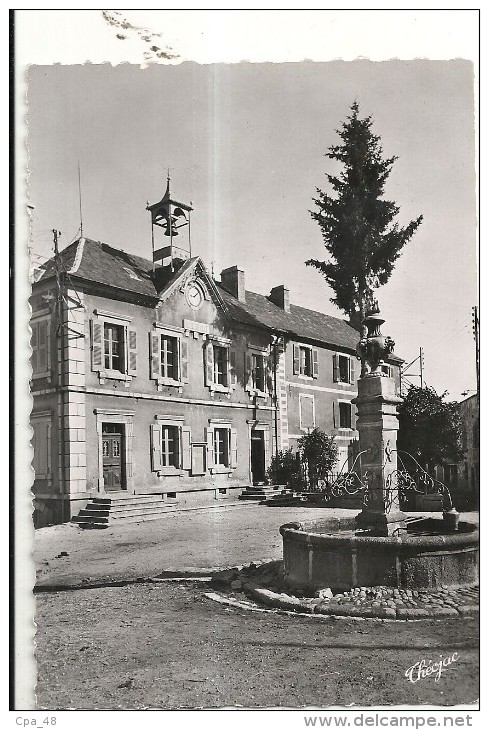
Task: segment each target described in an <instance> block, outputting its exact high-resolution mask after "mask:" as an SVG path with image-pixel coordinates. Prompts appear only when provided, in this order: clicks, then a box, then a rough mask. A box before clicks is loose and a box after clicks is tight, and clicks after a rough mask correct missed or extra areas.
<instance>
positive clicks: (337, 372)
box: [333, 352, 340, 383]
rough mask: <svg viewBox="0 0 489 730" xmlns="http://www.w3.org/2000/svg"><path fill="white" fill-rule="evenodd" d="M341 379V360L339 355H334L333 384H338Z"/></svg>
mask: <svg viewBox="0 0 489 730" xmlns="http://www.w3.org/2000/svg"><path fill="white" fill-rule="evenodd" d="M339 379H340V358H339V356H338V353H336V352H335V354H334V355H333V383H337V382H338V380H339Z"/></svg>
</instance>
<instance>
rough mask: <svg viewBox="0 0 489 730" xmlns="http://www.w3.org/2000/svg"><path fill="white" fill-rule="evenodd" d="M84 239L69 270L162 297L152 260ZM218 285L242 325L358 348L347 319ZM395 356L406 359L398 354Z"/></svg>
mask: <svg viewBox="0 0 489 730" xmlns="http://www.w3.org/2000/svg"><path fill="white" fill-rule="evenodd" d="M82 240H83V239H80V240H79V241H75V242H74V243H72V244H70V245H69V246H67V247H66V248H65V249H64V250H63V251H61V252H60V259H61V265H62V270H63V271H66V272H71V273H72V275H73V276H76V277H77V278H80V279H85V280H87V281H91V282H95V283H97V284H101V285H105V286H108V287H112V288H115V289H119V290H123V291H126V292H128V293H132V294H141V295H145V296H147V297H151V298H153V299H157V298H158V296H159V293H158V290H157V288H156V286H155V280H154V274H153V264H152V263H151V261H148V260H147V259H143V258H141V257H140V256H134V255H133V254H129V253H126V252H125V251H121V250H119V249H116V248H113V247H112V246H109V245H108V244H106V243H100V241H93V240H92V239H90V238H86V239H85V240H84V243H82ZM81 246H82V248H80V247H81ZM195 260H196V259H192V260H191V261H189V262H187V264H186V265H184V267H183V268H182V269H180V271H179V272H177V274H175V276H179V275H182V274H183V273H184V272H185V267H186V266H190V265H191V264H192V263H193V262H195ZM44 269H45V273H44V274H43V276H42V277H41V281H42V280H43V279H45V278H48V277H49V276H53V274H54V264H53V260H52V259H51V260H50V261H48V262H47V263H46V264H45V266H44ZM161 284H162V286H160V287H159V289H160V293H161V289H162V288H163V291H165V290H166V289H167V288H168V286H170V285H171V280H168V281H165V282H163V281H162V282H161ZM217 285H218V288H219V292H220V293H221V296H222V299H223V300H224V304H225V306H226V308H227V311H228V313H229V315H230V316H231V317H232V318H233V319H235V320H236V321H238V322H241V323H242V324H248V325H251V326H255V327H266V328H267V329H271V330H275V331H278V332H283V333H284V334H286V335H289V336H291V337H293V338H296V339H299V340H312V341H314V342H321V343H324V344H328V345H333V346H334V347H337V348H339V349H344V350H349V351H354V350H355V348H356V346H357V343H358V339H359V334H358V332H357V331H356V330H355V329H354V328H353V327H352V326H351V325H349V324H348V322H346V321H345V320H343V319H339V318H338V317H332V316H330V315H328V314H323V313H322V312H315V311H313V310H311V309H305V308H304V307H298V306H296V305H294V304H292V305H291V306H290V312H285V311H284V310H283V309H281V308H280V307H278V306H277V305H276V304H273V303H272V302H271V301H270V300H269V299H268V298H267V297H266V296H264V295H263V294H257V293H256V292H252V291H247V292H246V301H245V302H240V301H238V300H237V299H236V298H235V297H234V296H232V295H231V294H229V293H228V292H227V291H226V290H225V289H224V288H223V287H222V286H221V285H219V283H217ZM389 359H390V360H391V361H398V362H402V360H400V359H399V358H397V357H396V356H395V355H394V356H391V357H390V358H389Z"/></svg>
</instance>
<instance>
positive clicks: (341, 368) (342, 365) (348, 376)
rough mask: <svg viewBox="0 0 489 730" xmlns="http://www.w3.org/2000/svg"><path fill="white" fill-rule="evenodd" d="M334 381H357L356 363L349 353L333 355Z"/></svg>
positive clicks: (349, 382)
mask: <svg viewBox="0 0 489 730" xmlns="http://www.w3.org/2000/svg"><path fill="white" fill-rule="evenodd" d="M333 382H335V383H348V384H352V383H354V382H355V364H354V360H353V358H351V357H350V356H349V355H340V354H339V353H337V352H336V353H335V354H334V355H333Z"/></svg>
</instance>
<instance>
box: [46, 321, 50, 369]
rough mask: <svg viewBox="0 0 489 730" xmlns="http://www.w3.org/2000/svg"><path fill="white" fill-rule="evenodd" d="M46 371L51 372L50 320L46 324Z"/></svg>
mask: <svg viewBox="0 0 489 730" xmlns="http://www.w3.org/2000/svg"><path fill="white" fill-rule="evenodd" d="M46 370H47V371H48V372H51V320H48V321H47V322H46Z"/></svg>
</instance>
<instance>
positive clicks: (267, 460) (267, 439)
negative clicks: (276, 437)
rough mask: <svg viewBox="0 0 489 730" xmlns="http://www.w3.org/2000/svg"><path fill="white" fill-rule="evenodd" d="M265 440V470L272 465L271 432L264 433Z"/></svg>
mask: <svg viewBox="0 0 489 730" xmlns="http://www.w3.org/2000/svg"><path fill="white" fill-rule="evenodd" d="M263 440H264V442H265V471H267V470H268V468H269V466H270V432H269V431H265V433H264V434H263Z"/></svg>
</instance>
